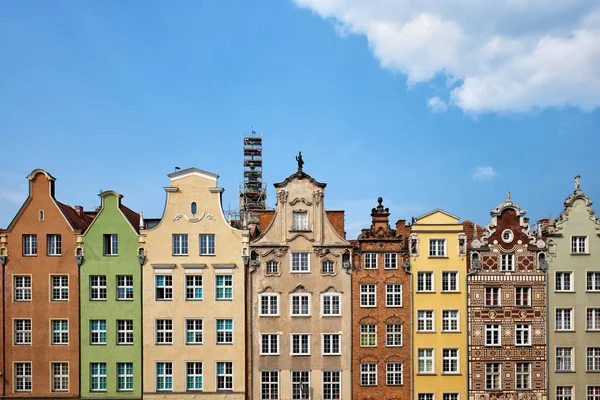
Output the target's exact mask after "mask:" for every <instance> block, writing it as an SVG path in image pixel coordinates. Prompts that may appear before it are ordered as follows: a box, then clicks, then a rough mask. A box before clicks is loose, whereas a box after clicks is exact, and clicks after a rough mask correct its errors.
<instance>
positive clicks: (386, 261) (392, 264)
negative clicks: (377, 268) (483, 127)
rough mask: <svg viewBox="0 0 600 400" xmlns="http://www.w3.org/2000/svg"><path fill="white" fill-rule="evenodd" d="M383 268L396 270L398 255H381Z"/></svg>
mask: <svg viewBox="0 0 600 400" xmlns="http://www.w3.org/2000/svg"><path fill="white" fill-rule="evenodd" d="M383 268H385V269H398V255H397V254H396V253H385V254H384V255H383Z"/></svg>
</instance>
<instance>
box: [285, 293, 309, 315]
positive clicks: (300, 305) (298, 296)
mask: <svg viewBox="0 0 600 400" xmlns="http://www.w3.org/2000/svg"><path fill="white" fill-rule="evenodd" d="M296 299H298V300H297V301H298V312H297V313H294V302H296ZM302 299H306V312H302V309H303V306H304V304H303V303H304V301H303V300H302ZM310 300H311V295H310V294H309V293H292V294H291V295H290V316H292V317H310V316H311V304H310Z"/></svg>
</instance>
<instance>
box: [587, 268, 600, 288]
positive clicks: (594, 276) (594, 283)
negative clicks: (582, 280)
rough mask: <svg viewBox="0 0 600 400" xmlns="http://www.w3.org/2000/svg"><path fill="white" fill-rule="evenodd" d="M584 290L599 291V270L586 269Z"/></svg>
mask: <svg viewBox="0 0 600 400" xmlns="http://www.w3.org/2000/svg"><path fill="white" fill-rule="evenodd" d="M585 276H586V284H585V287H586V292H600V271H586V274H585Z"/></svg>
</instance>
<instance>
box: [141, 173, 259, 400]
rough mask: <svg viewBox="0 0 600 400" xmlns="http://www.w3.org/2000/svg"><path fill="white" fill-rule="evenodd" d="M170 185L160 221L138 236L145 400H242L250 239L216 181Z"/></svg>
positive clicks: (180, 180)
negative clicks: (226, 211) (231, 217)
mask: <svg viewBox="0 0 600 400" xmlns="http://www.w3.org/2000/svg"><path fill="white" fill-rule="evenodd" d="M169 178H170V186H168V187H166V188H165V191H166V192H167V200H166V206H165V210H164V214H163V217H162V219H161V220H160V222H158V224H156V226H153V227H151V228H149V229H145V230H142V231H141V232H140V236H141V239H140V240H141V243H140V245H141V247H142V248H143V251H144V254H142V256H145V257H146V260H145V263H144V265H143V267H142V269H143V273H142V280H143V310H144V313H143V330H144V338H143V354H144V357H143V364H144V371H143V375H144V382H143V385H144V398H145V399H164V398H172V399H175V398H176V399H186V398H188V399H191V398H196V399H215V398H219V399H221V398H227V399H236V400H237V399H239V400H241V399H243V398H245V385H246V376H245V364H244V363H245V358H244V354H245V337H244V334H245V307H244V269H245V267H244V256H246V257H245V259H246V260H247V259H248V257H247V244H248V234H247V231H244V230H238V229H235V228H232V227H231V226H230V225H229V224H228V222H227V220H226V219H225V217H224V215H223V212H222V206H221V193H223V189H221V188H219V187H218V186H217V178H218V175H216V174H213V173H210V172H206V171H202V170H199V169H196V168H190V169H186V170H182V171H178V172H175V173H172V174H169ZM147 222H148V221H147ZM147 225H148V224H147ZM152 225H153V224H152Z"/></svg>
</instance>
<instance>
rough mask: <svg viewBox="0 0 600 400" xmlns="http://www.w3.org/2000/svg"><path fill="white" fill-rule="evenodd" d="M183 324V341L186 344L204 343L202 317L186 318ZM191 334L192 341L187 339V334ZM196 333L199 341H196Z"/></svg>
mask: <svg viewBox="0 0 600 400" xmlns="http://www.w3.org/2000/svg"><path fill="white" fill-rule="evenodd" d="M184 324H185V338H184V343H185V344H186V346H195V345H200V344H204V320H203V319H202V318H186V319H185V321H184ZM190 334H192V336H193V339H194V340H193V341H190V340H189V335H190ZM198 335H199V337H200V341H198V340H197V339H198Z"/></svg>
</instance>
